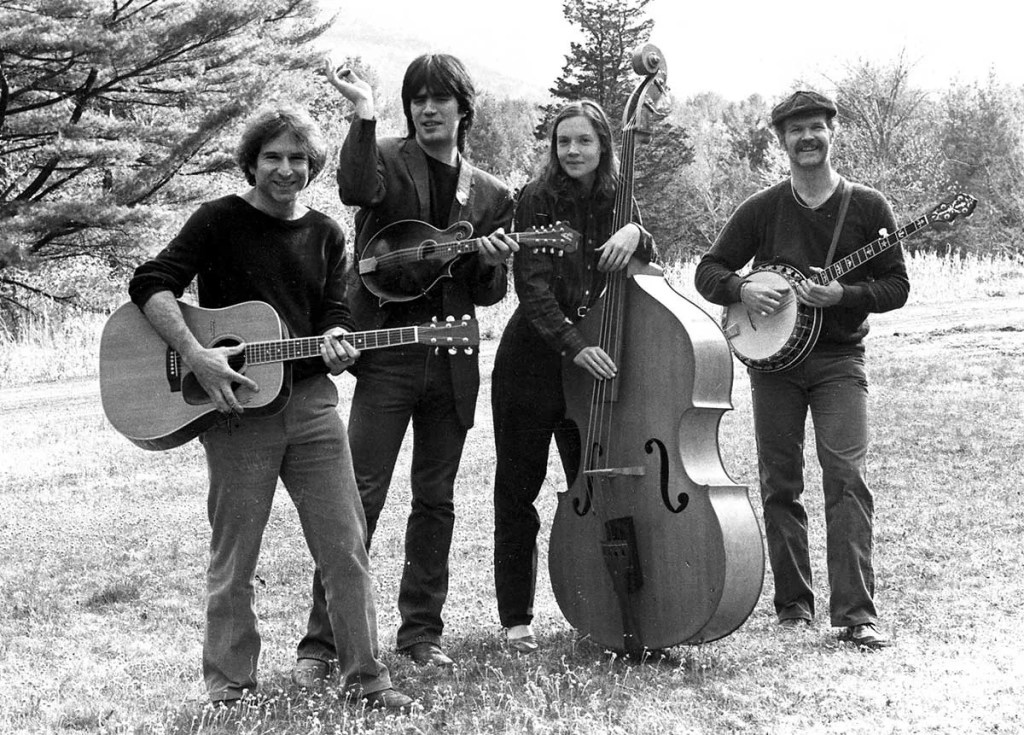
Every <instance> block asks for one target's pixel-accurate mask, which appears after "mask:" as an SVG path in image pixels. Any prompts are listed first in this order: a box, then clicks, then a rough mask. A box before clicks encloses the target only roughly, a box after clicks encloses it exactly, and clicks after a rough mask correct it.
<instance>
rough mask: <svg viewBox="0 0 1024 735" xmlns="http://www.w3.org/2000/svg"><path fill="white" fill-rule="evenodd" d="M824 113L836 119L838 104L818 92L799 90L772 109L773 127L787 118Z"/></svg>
mask: <svg viewBox="0 0 1024 735" xmlns="http://www.w3.org/2000/svg"><path fill="white" fill-rule="evenodd" d="M814 112H824V113H825V116H826V117H828V118H832V117H835V114H836V112H837V110H836V103H835V102H833V101H832V100H830V99H829V98H828V97H826V96H825V95H822V94H818V93H817V92H809V91H806V90H798V91H796V92H793V94H791V95H790V96H789V97H787V98H786V99H784V100H783V101H782V102H780V103H779V104H777V105H775V107H774V108H773V109H772V125H778V124H779V123H781V122H782V121H783V120H785V119H786V118H787V117H792V116H793V115H805V114H809V113H814Z"/></svg>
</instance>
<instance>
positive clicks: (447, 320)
mask: <svg viewBox="0 0 1024 735" xmlns="http://www.w3.org/2000/svg"><path fill="white" fill-rule="evenodd" d="M445 321H446V322H448V323H449V324H451V323H452V322H454V321H455V317H453V316H447V317H445Z"/></svg>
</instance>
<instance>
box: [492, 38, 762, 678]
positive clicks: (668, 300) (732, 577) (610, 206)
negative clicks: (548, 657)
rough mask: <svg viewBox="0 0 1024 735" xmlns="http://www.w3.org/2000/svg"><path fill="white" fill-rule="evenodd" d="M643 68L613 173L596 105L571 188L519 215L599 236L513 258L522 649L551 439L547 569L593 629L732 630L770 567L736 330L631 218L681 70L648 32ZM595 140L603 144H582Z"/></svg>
mask: <svg viewBox="0 0 1024 735" xmlns="http://www.w3.org/2000/svg"><path fill="white" fill-rule="evenodd" d="M633 68H634V70H635V71H636V72H637V73H638V74H641V75H642V76H644V79H643V82H642V83H641V84H640V85H639V86H638V88H637V89H636V90H635V91H634V93H633V94H632V95H631V97H630V99H629V101H628V102H627V105H626V109H625V112H624V115H623V124H622V137H621V144H620V146H619V156H620V163H619V166H618V170H617V172H616V173H615V175H614V176H611V175H608V176H606V177H605V178H602V177H601V176H600V173H599V172H601V171H602V170H603V171H604V172H605V173H606V174H607V173H608V172H609V168H608V167H611V168H612V169H613V168H614V164H613V163H611V161H613V160H614V159H613V158H612V157H611V150H612V146H611V144H610V142H609V141H608V136H607V135H602V128H605V129H606V128H607V122H606V121H605V124H604V125H603V126H602V125H599V124H597V123H596V122H595V118H594V117H591V116H589V115H588V114H586V112H585V110H587V109H588V107H587V105H586V104H581V105H580V106H578V107H576V108H574V109H573V112H572V113H571V114H570V113H569V111H566V114H565V115H564V116H560V117H559V119H558V120H556V125H555V128H554V130H553V133H552V152H551V163H549V170H554V172H555V173H554V174H553V175H552V176H551V178H550V180H551V181H556V182H557V181H562V182H563V183H565V184H567V186H568V188H567V191H568V192H569V193H570V197H569V198H568V199H567V200H563V199H560V198H559V197H558V196H557V195H555V194H551V193H546V192H547V191H548V189H547V188H546V187H545V185H544V184H545V178H544V177H541V180H540V182H535V183H534V184H532V185H530V186H528V187H527V189H526V190H525V191H524V193H523V196H522V197H521V198H520V200H521V201H520V206H519V211H518V213H517V215H516V219H517V224H532V223H533V222H529V221H523V220H525V219H527V218H534V217H543V216H546V217H563V216H564V217H568V218H569V223H570V224H571V225H572V226H574V227H576V228H577V229H580V230H581V231H582V232H583V233H584V242H585V243H587V246H586V247H583V248H581V255H580V256H579V258H578V260H575V261H568V263H566V262H555V261H553V260H551V259H547V260H544V261H539V262H538V263H537V266H536V267H533V266H531V258H532V257H533V256H532V255H531V254H526V255H525V256H524V255H523V254H522V251H520V253H519V254H518V255H517V256H516V257H517V260H516V262H515V267H514V269H513V270H514V273H515V278H516V291H517V293H518V294H519V297H520V301H521V305H520V307H519V310H518V311H517V312H516V315H515V316H514V317H513V319H512V322H511V323H510V324H509V327H508V328H507V329H506V332H505V335H504V336H503V338H502V344H501V346H500V347H499V353H498V357H497V359H496V363H495V372H494V378H493V382H492V390H493V394H492V402H493V406H494V425H495V436H496V443H497V449H498V467H497V472H496V483H495V542H496V543H495V576H496V581H497V586H498V606H499V611H500V613H501V619H502V624H503V625H504V626H505V627H506V628H507V629H508V633H507V636H508V639H509V641H510V644H511V645H512V647H513V648H514V649H515V650H520V651H524V650H531V649H533V648H535V647H536V642H535V641H534V639H533V636H532V631H531V630H530V627H529V622H530V618H531V609H530V603H532V599H533V582H534V580H535V574H536V569H535V562H534V560H535V558H536V556H535V555H536V545H535V543H534V539H535V538H536V532H537V517H536V512H535V511H534V510H533V508H532V505H531V503H532V500H533V499H534V498H535V497H536V494H537V492H536V489H537V488H539V486H540V483H541V482H542V481H543V477H544V469H545V468H546V459H547V447H548V444H549V441H550V436H551V435H552V434H554V436H555V439H556V443H557V444H558V448H559V453H560V455H561V458H562V462H563V467H564V468H565V472H566V477H567V480H568V485H569V488H568V490H567V491H566V492H563V493H560V494H559V497H558V508H557V510H556V513H555V517H554V520H553V522H552V528H551V541H550V546H549V553H548V569H549V572H550V577H551V585H552V590H553V592H554V595H555V599H556V601H557V602H558V605H559V608H560V609H561V611H562V613H563V614H564V615H565V617H566V619H567V620H568V622H569V623H570V624H571V625H572V626H573V627H574V628H575V629H576V630H577V631H578V632H579V633H580V634H582V635H583V636H585V637H587V638H589V639H590V640H591V641H593V642H595V643H597V644H598V645H601V646H603V647H605V648H609V649H612V650H615V651H622V652H625V653H626V654H627V655H629V656H631V657H634V658H642V657H643V656H644V655H645V654H646V652H647V651H649V650H652V649H661V648H667V647H670V646H674V645H677V644H681V643H687V644H690V643H700V642H705V641H710V640H714V639H716V638H720V637H722V636H725V635H728V634H729V633H731V632H732V631H733V630H735V629H736V628H737V627H738V626H739V625H740V624H742V622H743V621H744V620H745V619H746V618H747V616H748V615H749V614H750V612H751V611H752V610H753V607H754V605H755V604H756V602H757V599H758V597H759V595H760V590H761V583H762V579H763V575H764V552H763V546H762V540H761V533H760V528H759V526H758V523H757V519H756V517H755V516H754V512H753V508H752V506H751V504H750V499H749V497H748V495H747V488H746V487H744V486H741V485H737V484H735V483H734V482H733V481H732V480H731V478H730V477H729V475H728V473H727V472H726V471H725V469H724V467H723V466H722V462H721V456H720V453H719V448H718V441H717V433H718V426H719V422H720V420H721V416H722V414H723V412H724V411H725V410H728V409H730V408H731V389H732V355H731V352H730V350H729V347H728V343H727V342H726V339H725V336H724V335H723V333H722V331H721V329H720V328H719V327H718V325H717V323H716V321H715V320H714V319H712V318H711V317H710V316H709V315H708V314H706V313H705V312H704V311H702V310H701V309H700V308H699V307H697V306H696V305H695V304H693V303H692V302H690V301H689V300H687V299H686V298H684V297H683V296H682V295H681V294H679V293H678V292H677V291H676V290H675V289H673V288H672V287H671V286H670V285H669V284H668V282H667V280H666V279H665V277H664V273H663V271H662V270H661V268H660V267H658V266H657V265H656V264H654V263H652V262H651V261H652V255H653V245H652V244H651V242H650V238H649V236H648V235H647V234H646V233H645V232H644V231H643V230H642V228H641V227H640V226H639V225H637V224H634V222H635V221H636V220H637V219H638V218H637V216H636V205H635V203H634V201H633V179H634V176H633V173H634V172H633V168H634V159H635V148H636V144H637V142H638V141H639V142H644V141H645V140H647V139H649V137H650V135H651V129H650V126H649V119H648V118H649V117H650V116H651V113H652V112H654V111H656V110H657V106H658V102H659V100H660V98H661V97H662V96H663V93H664V90H665V77H666V71H665V65H664V59H663V57H662V56H661V53H660V52H659V51H658V49H657V48H655V47H654V46H651V45H649V44H648V45H646V46H644V47H642V48H641V49H639V50H638V51H637V52H636V54H634V57H633ZM576 135H580V136H582V137H579V138H576V137H575V136H576ZM588 136H592V137H593V138H594V139H595V140H594V142H593V144H592V146H591V148H590V151H591V152H590V154H589V155H587V154H583V153H581V152H579V151H576V152H575V153H572V154H571V153H570V151H571V149H572V148H573V147H577V148H580V147H581V144H582V143H584V142H590V141H589V138H588ZM602 138H603V139H602ZM606 152H607V153H608V158H607V159H605V158H604V154H605V153H606ZM594 160H596V161H597V162H598V163H597V164H596V165H594V164H593V163H591V165H590V168H589V169H588V165H587V162H588V161H594ZM556 161H557V164H558V168H557V169H552V165H553V163H554V162H556ZM601 161H605V166H606V168H604V169H602V167H601ZM591 171H592V172H593V174H592V175H591ZM607 182H614V183H613V185H605V186H602V184H607ZM595 187H596V188H595ZM558 191H559V190H558V189H554V192H558ZM608 194H612V195H613V196H612V199H613V200H612V201H607V199H606V198H605V197H606V196H607V195H608ZM605 239H607V242H606V244H604V245H603V246H602V247H600V248H595V247H594V244H595V243H598V242H603V241H605ZM638 246H639V247H638ZM538 324H541V325H543V326H544V327H545V328H546V329H547V330H548V331H547V332H546V333H545V332H543V331H541V330H540V329H538V327H537V325H538ZM531 338H532V340H533V341H532V343H531V342H530V341H528V340H529V339H531ZM531 348H532V349H531ZM559 376H560V377H561V384H559V383H558V378H559ZM563 411H564V413H563ZM517 492H518V494H517Z"/></svg>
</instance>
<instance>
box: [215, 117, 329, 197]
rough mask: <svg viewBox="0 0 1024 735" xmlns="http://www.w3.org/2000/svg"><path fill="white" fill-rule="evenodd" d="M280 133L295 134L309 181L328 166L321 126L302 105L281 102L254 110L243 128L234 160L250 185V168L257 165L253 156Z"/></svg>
mask: <svg viewBox="0 0 1024 735" xmlns="http://www.w3.org/2000/svg"><path fill="white" fill-rule="evenodd" d="M282 133H291V134H292V135H294V136H295V137H296V139H298V141H299V145H300V146H301V147H302V149H303V151H305V153H306V160H307V161H308V162H309V181H310V182H312V181H313V179H315V178H316V177H317V175H318V174H319V173H320V172H321V171H323V170H324V166H326V165H327V142H326V141H325V140H324V136H323V133H321V132H320V127H319V126H318V125H317V124H316V122H315V121H314V120H313V118H312V117H310V116H309V113H308V112H306V111H305V110H303V109H302V108H301V107H294V106H290V105H282V106H280V107H274V108H268V109H265V110H263V111H260V112H257V113H256V115H255V116H254V117H253V118H252V120H250V121H249V123H248V124H247V125H246V126H245V130H244V131H242V138H241V140H240V141H239V142H238V149H237V150H236V151H235V160H236V161H238V166H239V168H241V169H242V173H243V174H245V180H246V181H248V182H249V184H250V185H255V184H256V177H255V176H253V173H252V169H253V168H255V167H256V159H258V158H259V155H260V151H261V150H263V146H264V145H265V144H266V143H267V142H268V141H271V140H273V139H274V138H276V137H277V136H279V135H281V134H282Z"/></svg>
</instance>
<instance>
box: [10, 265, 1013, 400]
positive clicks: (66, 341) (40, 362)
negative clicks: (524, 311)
mask: <svg viewBox="0 0 1024 735" xmlns="http://www.w3.org/2000/svg"><path fill="white" fill-rule="evenodd" d="M695 268H696V261H692V260H691V261H680V262H675V263H672V264H669V265H668V266H667V268H666V277H667V278H668V280H669V282H671V283H672V285H673V286H674V287H675V288H676V289H677V290H678V291H680V292H681V293H682V294H683V295H684V296H686V297H687V298H689V299H690V300H692V301H693V302H694V303H696V304H698V305H699V306H701V307H702V308H704V309H705V310H706V311H708V312H709V313H713V314H714V313H717V307H715V306H713V305H711V304H709V303H708V302H706V301H704V299H702V298H701V297H700V296H699V295H698V294H697V292H696V290H695V289H694V287H693V272H694V269H695ZM907 270H908V271H909V274H910V282H911V290H910V299H909V300H908V302H907V303H908V305H915V304H923V305H926V304H934V303H945V302H951V301H961V300H964V299H971V298H981V297H993V296H1007V297H1012V296H1019V295H1020V294H1022V293H1024V258H1022V257H1021V256H1019V255H991V256H986V255H974V254H970V253H968V254H962V253H960V252H948V253H946V254H939V253H934V252H927V253H925V252H919V253H913V254H910V255H908V256H907ZM517 305H518V301H517V299H516V296H515V291H514V289H513V288H512V285H511V283H510V284H509V293H508V296H506V298H505V299H504V300H503V301H501V302H500V303H499V304H497V305H495V306H491V307H487V308H482V309H479V310H478V314H477V316H478V318H479V321H480V334H481V336H482V338H483V339H484V340H497V339H499V338H500V337H501V332H502V330H503V329H504V327H505V325H506V324H507V323H508V320H509V317H511V316H512V312H513V311H515V308H516V306H517ZM452 316H456V317H458V316H461V315H460V314H453V315H452ZM105 320H106V316H105V315H102V314H96V313H82V312H81V311H78V310H75V311H71V310H68V309H63V308H61V307H59V306H47V307H45V308H43V309H42V310H41V311H40V312H39V313H38V314H36V315H35V316H33V317H31V318H30V319H28V320H26V322H25V324H24V327H23V328H22V329H21V330H20V331H19V334H17V335H14V334H12V333H10V332H9V331H7V330H4V329H3V326H2V325H0V388H4V387H9V386H14V385H25V384H30V383H45V382H52V381H57V380H72V379H83V378H91V377H95V376H96V375H97V369H98V354H99V342H100V334H101V333H102V330H103V323H104V321H105Z"/></svg>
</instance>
